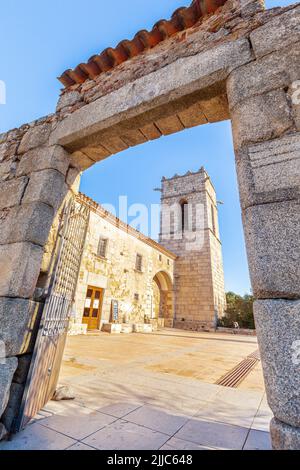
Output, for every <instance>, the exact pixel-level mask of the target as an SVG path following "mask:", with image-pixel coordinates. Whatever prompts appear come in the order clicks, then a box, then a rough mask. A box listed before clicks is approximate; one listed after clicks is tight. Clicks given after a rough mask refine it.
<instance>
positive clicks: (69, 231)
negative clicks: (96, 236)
mask: <svg viewBox="0 0 300 470" xmlns="http://www.w3.org/2000/svg"><path fill="white" fill-rule="evenodd" d="M88 222H89V208H88V207H87V206H85V205H82V204H81V203H80V202H78V201H77V200H76V199H75V198H72V199H71V200H70V201H69V202H68V203H67V205H66V207H65V209H64V211H63V215H62V219H61V222H60V227H59V232H58V237H57V244H56V249H55V256H54V262H53V268H52V275H51V278H50V284H49V288H48V293H47V297H46V301H45V306H44V309H43V314H42V318H41V322H40V327H39V332H38V335H37V339H36V343H35V348H34V352H33V358H32V363H31V367H30V371H29V374H28V378H27V383H26V387H25V391H24V395H23V400H22V404H21V408H20V413H19V416H18V418H17V420H16V423H15V426H14V432H18V431H20V430H21V429H23V428H24V427H25V426H26V424H27V423H28V422H29V421H30V420H31V419H32V418H33V417H34V416H35V415H36V413H37V412H38V411H39V410H40V409H41V408H43V406H44V405H45V404H46V403H47V402H48V401H49V400H50V399H51V398H52V396H53V394H54V392H55V390H56V386H57V382H58V377H59V372H60V366H61V361H62V356H63V352H64V347H65V342H66V336H67V330H68V325H69V319H70V312H71V308H72V303H73V301H74V296H75V290H76V285H77V281H78V275H79V270H80V264H81V258H82V253H83V248H84V243H85V239H86V233H87V228H88Z"/></svg>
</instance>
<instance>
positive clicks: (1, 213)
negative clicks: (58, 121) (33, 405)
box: [0, 117, 78, 439]
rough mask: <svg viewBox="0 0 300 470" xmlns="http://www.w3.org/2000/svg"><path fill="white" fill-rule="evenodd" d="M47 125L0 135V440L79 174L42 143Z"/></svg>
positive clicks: (21, 381) (16, 398) (19, 390)
mask: <svg viewBox="0 0 300 470" xmlns="http://www.w3.org/2000/svg"><path fill="white" fill-rule="evenodd" d="M51 129H52V121H51V117H50V118H49V121H48V119H47V118H46V119H45V120H44V121H43V120H41V121H38V122H36V123H33V124H31V125H25V126H23V127H22V128H20V129H17V130H13V131H11V132H9V133H7V134H4V135H3V134H2V135H0V273H1V275H0V325H1V329H0V439H1V438H2V437H3V436H4V435H5V433H6V430H7V431H10V427H11V425H12V422H13V419H14V417H15V415H16V413H17V411H18V407H19V405H20V401H21V398H22V395H23V390H24V385H25V381H26V376H27V373H28V370H29V366H30V361H31V354H32V351H33V347H34V341H35V337H36V332H37V327H38V323H39V319H40V316H41V312H42V308H43V305H42V303H41V302H40V301H37V298H36V292H37V291H36V287H37V284H38V282H39V278H40V272H41V266H42V261H43V257H44V249H45V244H46V242H47V238H48V235H49V231H50V228H51V225H52V223H53V219H54V216H55V214H56V213H57V211H58V209H59V207H60V206H61V204H62V203H63V201H64V198H65V196H66V194H67V192H68V191H69V189H70V187H71V185H72V184H73V181H74V179H75V177H76V175H77V174H78V171H77V170H74V169H73V168H72V167H70V159H69V155H68V154H67V152H65V151H64V150H63V149H62V148H61V147H59V146H51V147H48V146H47V142H48V138H49V135H50V131H51ZM5 428H6V430H5Z"/></svg>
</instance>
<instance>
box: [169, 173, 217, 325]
mask: <svg viewBox="0 0 300 470" xmlns="http://www.w3.org/2000/svg"><path fill="white" fill-rule="evenodd" d="M160 243H161V244H162V245H163V246H164V247H166V248H167V249H169V250H171V251H172V252H173V253H175V254H176V255H177V257H178V258H177V259H176V261H175V320H174V327H175V328H184V329H190V330H211V329H214V328H215V327H216V322H217V319H218V317H221V316H222V315H223V313H224V309H225V302H226V301H225V287H224V272H223V258H222V246H221V241H220V233H219V223H218V206H217V199H216V192H215V189H214V187H213V185H212V182H211V180H210V178H209V176H208V174H207V173H206V171H205V169H204V168H201V169H200V170H199V171H197V172H195V173H192V172H188V173H186V174H185V175H183V176H179V175H175V176H173V178H170V179H167V178H163V179H162V196H161V233H160Z"/></svg>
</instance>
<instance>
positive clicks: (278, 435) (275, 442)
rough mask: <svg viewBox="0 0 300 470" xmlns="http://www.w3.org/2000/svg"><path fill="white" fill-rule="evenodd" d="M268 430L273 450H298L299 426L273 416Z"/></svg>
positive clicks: (299, 440) (299, 439)
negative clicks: (288, 423) (289, 424)
mask: <svg viewBox="0 0 300 470" xmlns="http://www.w3.org/2000/svg"><path fill="white" fill-rule="evenodd" d="M270 431H271V438H272V446H273V450H300V428H296V427H293V426H288V425H287V424H285V423H282V422H281V421H279V420H278V419H276V418H273V419H272V421H271V427H270Z"/></svg>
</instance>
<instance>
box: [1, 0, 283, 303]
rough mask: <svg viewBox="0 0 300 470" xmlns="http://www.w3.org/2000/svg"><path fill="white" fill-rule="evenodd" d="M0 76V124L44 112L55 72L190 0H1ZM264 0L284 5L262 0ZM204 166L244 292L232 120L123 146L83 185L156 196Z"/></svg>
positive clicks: (228, 260) (53, 98)
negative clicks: (174, 179) (169, 180)
mask: <svg viewBox="0 0 300 470" xmlns="http://www.w3.org/2000/svg"><path fill="white" fill-rule="evenodd" d="M1 3H2V5H1V18H0V57H1V63H0V80H3V81H4V82H5V84H6V92H7V97H6V101H7V102H6V105H0V132H5V131H7V130H9V129H12V128H14V127H18V126H20V125H22V124H24V123H26V122H30V121H32V120H34V119H36V118H39V117H41V116H44V115H46V114H49V113H51V112H53V111H54V110H55V105H56V102H57V99H58V96H59V90H60V88H61V86H60V83H59V82H58V81H57V80H56V77H57V76H59V75H60V74H61V73H62V72H63V71H64V70H65V69H66V68H70V67H73V66H76V65H77V64H78V63H80V62H82V61H85V60H87V59H88V58H89V57H90V56H92V55H93V54H95V53H97V52H100V51H101V50H103V49H104V48H105V47H107V46H114V45H116V44H117V43H118V42H119V41H120V40H122V39H124V38H131V37H132V36H134V34H135V33H136V32H137V31H138V30H139V29H143V28H150V27H151V26H152V25H153V24H154V23H155V22H156V21H157V20H159V19H161V18H168V17H169V16H170V14H171V13H172V12H173V11H174V10H175V9H176V8H178V7H179V6H187V5H189V3H190V0H165V1H164V2H162V1H161V0H151V1H145V0H144V1H141V0H127V1H126V2H125V1H124V0H114V1H113V2H108V1H107V0H85V1H84V2H82V0H46V1H44V2H41V1H40V0H26V2H25V1H20V0H2V2H1ZM266 3H267V6H268V7H269V8H271V7H274V6H283V5H288V4H290V3H292V2H289V1H285V0H268V1H267V2H266ZM201 166H204V167H205V168H206V170H207V171H208V173H209V175H210V176H211V178H212V181H213V183H214V185H215V188H216V191H217V196H218V199H219V200H222V201H223V202H224V205H222V206H220V229H221V237H222V242H223V254H224V267H225V281H226V289H227V290H234V291H235V292H238V293H241V294H244V293H245V292H249V291H250V281H249V275H248V267H247V260H246V253H245V247H244V238H243V233H242V224H241V215H240V205H239V199H238V190H237V182H236V174H235V167H234V155H233V147H232V138H231V129H230V123H229V122H224V123H218V124H213V125H206V126H200V127H198V128H195V129H191V130H186V131H184V132H182V133H179V134H175V135H172V136H169V137H165V138H162V139H159V140H157V141H154V142H151V143H147V144H145V145H142V146H139V147H135V148H132V149H129V150H127V151H125V152H123V153H122V154H119V155H116V156H113V157H111V158H109V159H107V160H106V161H104V162H102V163H101V164H98V165H96V166H94V167H93V168H92V169H90V170H88V171H87V172H85V173H84V175H83V179H82V188H81V189H82V191H84V192H85V193H86V194H88V195H89V196H90V197H92V198H94V199H95V200H97V201H99V202H101V203H110V204H114V205H117V203H118V197H119V195H128V202H129V204H131V203H136V202H139V203H144V204H146V205H147V206H150V205H151V204H152V203H158V202H159V193H157V192H154V191H153V188H155V187H158V186H159V185H160V180H161V177H162V176H168V177H170V176H173V175H174V174H175V173H179V174H183V173H185V172H186V171H187V170H193V171H195V170H197V169H199V168H200V167H201Z"/></svg>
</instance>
